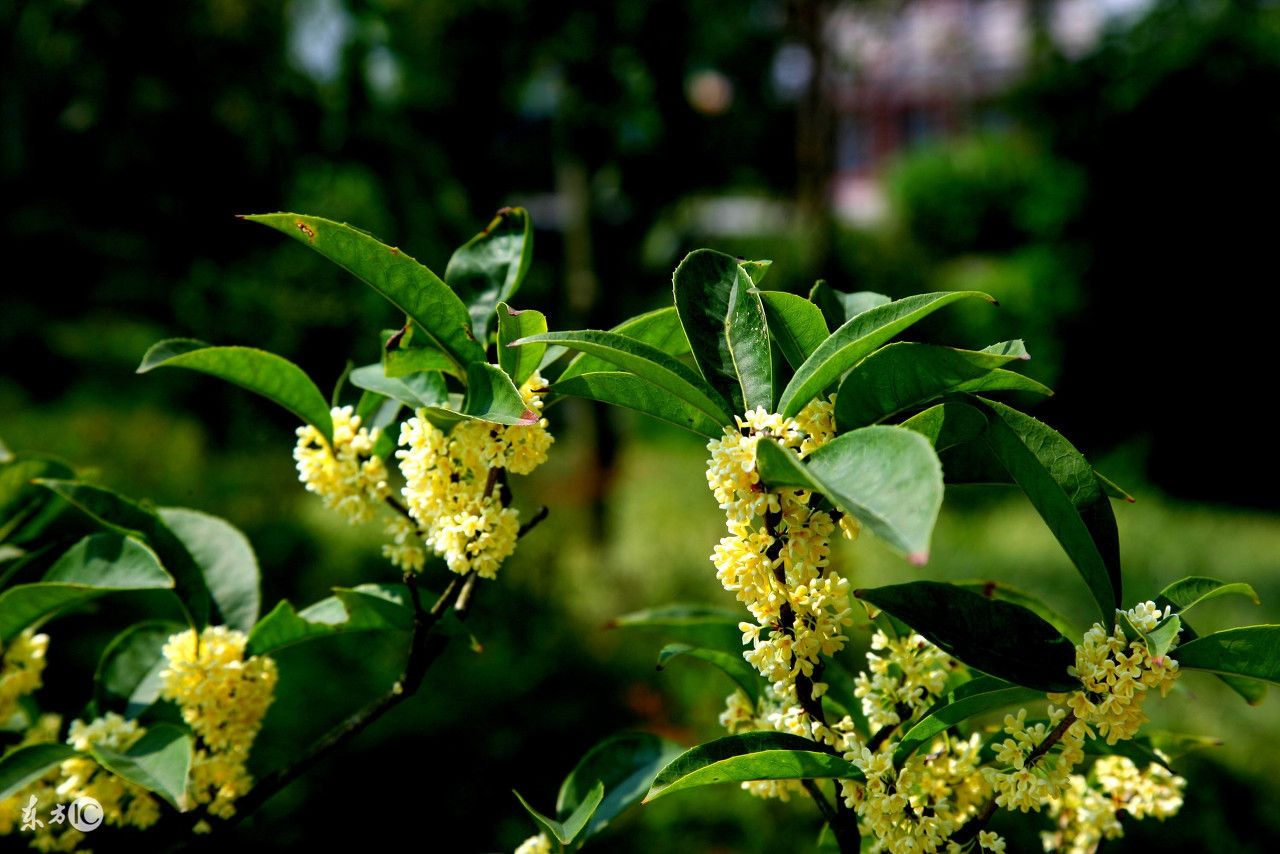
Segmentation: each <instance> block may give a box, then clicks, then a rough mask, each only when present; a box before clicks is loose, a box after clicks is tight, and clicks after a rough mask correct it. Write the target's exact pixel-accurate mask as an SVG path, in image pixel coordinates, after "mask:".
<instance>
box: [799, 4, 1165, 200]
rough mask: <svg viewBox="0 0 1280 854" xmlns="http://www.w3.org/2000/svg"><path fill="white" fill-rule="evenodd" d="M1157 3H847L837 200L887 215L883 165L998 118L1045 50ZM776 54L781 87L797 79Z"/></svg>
mask: <svg viewBox="0 0 1280 854" xmlns="http://www.w3.org/2000/svg"><path fill="white" fill-rule="evenodd" d="M1149 5H1150V2H1149V0H908V2H901V3H877V4H873V3H865V2H861V3H844V4H841V5H839V6H837V7H836V8H835V9H834V10H833V11H832V13H831V15H830V16H829V18H828V19H827V30H826V41H827V49H828V51H829V54H828V67H829V74H830V76H829V84H828V85H829V90H830V95H831V98H832V99H833V101H834V110H835V122H836V124H835V132H836V140H835V152H834V157H835V170H836V177H835V186H834V187H833V192H834V203H835V206H836V209H837V211H838V213H839V214H840V215H841V216H842V217H843V218H845V219H848V220H851V221H855V222H874V221H876V220H878V219H879V218H880V217H881V216H882V215H883V213H884V199H883V196H882V194H881V192H880V189H879V186H878V184H877V181H876V174H877V172H878V168H879V167H880V166H881V165H882V164H883V163H884V162H885V161H886V159H887V158H889V157H890V156H891V155H893V154H894V153H895V152H898V151H900V150H902V149H904V148H907V147H909V146H911V145H913V144H915V143H917V142H922V141H926V140H929V139H933V138H937V137H940V136H947V135H951V134H955V133H958V132H960V131H965V130H972V129H974V128H975V127H981V126H990V125H998V124H1000V123H1001V122H1002V120H1003V119H1002V116H1001V115H1000V114H999V112H998V111H996V110H994V109H993V108H991V107H990V106H988V105H989V104H990V102H991V101H992V100H993V97H994V96H996V95H999V94H1001V93H1002V92H1004V91H1005V90H1006V89H1007V88H1008V87H1009V86H1010V84H1012V83H1013V82H1015V81H1016V80H1017V79H1018V78H1019V77H1020V76H1021V75H1022V74H1023V73H1024V71H1025V70H1026V69H1027V67H1028V64H1029V62H1030V60H1031V57H1032V55H1033V51H1034V49H1035V47H1036V45H1037V40H1039V41H1040V43H1042V44H1051V45H1052V46H1053V47H1054V48H1056V49H1057V50H1059V51H1061V52H1062V53H1063V54H1065V55H1067V56H1069V57H1074V56H1081V55H1083V54H1085V53H1087V52H1088V51H1089V50H1090V49H1092V48H1093V47H1094V46H1095V45H1096V44H1097V43H1098V42H1099V40H1100V39H1101V38H1102V37H1103V35H1104V33H1105V32H1106V31H1107V29H1108V28H1109V27H1112V26H1118V25H1123V24H1125V23H1127V22H1129V21H1131V20H1133V18H1135V17H1136V16H1138V15H1139V14H1141V13H1142V12H1144V11H1146V9H1147V8H1148V7H1149ZM802 62H803V57H801V56H799V54H792V55H791V56H788V54H787V53H786V52H785V50H784V51H783V52H780V53H779V56H778V59H777V61H776V62H775V69H774V71H775V73H774V78H775V83H776V84H778V85H780V86H782V87H785V86H786V85H787V84H788V81H789V80H791V79H794V78H796V77H797V76H798V75H797V71H796V68H797V66H798V65H799V64H800V63H802Z"/></svg>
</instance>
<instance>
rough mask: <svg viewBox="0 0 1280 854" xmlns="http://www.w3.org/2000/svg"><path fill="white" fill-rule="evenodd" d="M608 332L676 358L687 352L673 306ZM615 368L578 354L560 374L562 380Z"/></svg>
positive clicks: (678, 319)
mask: <svg viewBox="0 0 1280 854" xmlns="http://www.w3.org/2000/svg"><path fill="white" fill-rule="evenodd" d="M609 331H610V332H616V333H618V334H619V335H625V336H627V337H628V338H630V339H632V340H634V341H639V342H640V343H642V344H648V345H650V346H651V347H656V348H657V349H658V350H661V351H662V352H663V353H666V354H667V355H668V356H672V357H679V356H683V355H685V354H686V353H688V352H689V339H688V337H686V336H685V334H684V327H682V326H681V325H680V315H678V314H676V307H675V306H674V305H669V306H667V307H666V308H660V309H657V310H656V311H650V312H646V313H645V314H638V315H636V316H635V317H632V318H630V319H628V320H624V321H623V322H622V323H619V324H618V325H617V326H615V327H613V328H612V329H611V330H609ZM617 369H618V366H617V365H616V364H614V363H613V362H611V361H609V360H608V359H604V358H601V357H599V356H593V355H592V354H590V353H579V354H578V355H577V356H574V358H573V361H572V362H570V363H569V364H568V366H567V367H566V368H565V369H564V371H562V372H561V374H560V380H561V381H564V380H567V379H569V378H570V377H576V376H579V375H581V374H598V373H604V372H608V371H616V370H617Z"/></svg>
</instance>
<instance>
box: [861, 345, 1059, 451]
mask: <svg viewBox="0 0 1280 854" xmlns="http://www.w3.org/2000/svg"><path fill="white" fill-rule="evenodd" d="M1013 343H1015V342H1006V344H1005V345H998V346H1003V347H1004V348H1005V349H1007V350H1009V351H1010V352H1011V353H1012V354H1011V355H1010V354H1005V355H997V354H994V353H987V352H978V351H974V350H955V349H952V348H950V347H935V346H933V345H931V344H916V343H913V342H899V343H897V344H890V345H889V346H887V347H882V348H881V349H879V350H877V351H876V352H874V353H872V354H871V355H870V356H868V357H867V358H866V359H864V360H863V361H862V362H861V363H860V364H858V365H857V366H856V367H854V369H853V370H851V371H849V373H848V374H847V375H846V376H845V378H844V381H843V382H842V383H841V384H840V391H839V393H838V394H837V395H836V424H837V425H838V427H839V429H840V430H841V431H845V430H852V429H854V428H855V427H862V426H865V425H867V424H875V423H877V422H879V421H883V420H884V419H886V418H889V417H890V416H893V415H896V414H897V413H899V412H902V411H903V410H906V409H913V408H915V407H919V406H923V405H924V404H926V403H928V402H929V401H931V400H933V399H934V398H937V397H941V396H943V395H945V394H952V393H956V392H982V391H1020V392H1027V393H1031V394H1040V395H1045V396H1046V397H1047V396H1049V395H1052V394H1053V392H1052V390H1050V389H1049V388H1048V387H1046V386H1044V385H1041V384H1040V383H1038V382H1036V381H1035V380H1033V379H1030V378H1028V377H1024V376H1023V375H1022V374H1015V373H1014V372H1013V371H1006V370H1003V368H1002V366H1003V365H1007V364H1008V363H1009V362H1012V361H1015V360H1018V359H1021V358H1022V356H1020V355H1018V349H1019V348H1016V347H1012V346H1010V345H1012V344H1013ZM1017 343H1020V342H1017Z"/></svg>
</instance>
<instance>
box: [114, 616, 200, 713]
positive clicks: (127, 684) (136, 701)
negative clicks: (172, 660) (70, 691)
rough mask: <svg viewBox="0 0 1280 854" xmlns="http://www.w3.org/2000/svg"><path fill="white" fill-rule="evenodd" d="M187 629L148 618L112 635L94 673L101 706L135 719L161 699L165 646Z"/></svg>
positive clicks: (165, 621) (166, 621) (179, 625)
mask: <svg viewBox="0 0 1280 854" xmlns="http://www.w3.org/2000/svg"><path fill="white" fill-rule="evenodd" d="M184 628H185V627H184V626H182V625H181V624H179V623H175V622H172V621H169V620H147V621H146V622H142V623H135V624H133V625H132V626H130V627H129V628H127V629H125V630H124V631H123V632H121V633H120V634H118V635H116V636H115V637H114V638H112V639H111V642H110V643H109V644H107V648H106V649H104V650H103V651H102V658H101V659H99V661H98V669H97V672H95V673H94V676H93V684H94V692H93V696H94V700H95V701H96V702H97V704H98V708H99V709H102V710H106V709H115V710H119V711H122V712H123V713H124V716H125V717H126V718H131V719H132V718H136V717H137V716H138V715H140V714H142V712H144V711H145V710H146V709H147V708H148V707H150V706H151V704H152V703H154V702H155V701H156V700H158V699H159V698H160V671H162V670H163V669H164V668H165V665H166V661H165V658H164V654H163V649H164V645H165V644H166V643H168V642H169V638H170V637H172V636H173V635H175V634H178V633H179V632H181V631H183V629H184Z"/></svg>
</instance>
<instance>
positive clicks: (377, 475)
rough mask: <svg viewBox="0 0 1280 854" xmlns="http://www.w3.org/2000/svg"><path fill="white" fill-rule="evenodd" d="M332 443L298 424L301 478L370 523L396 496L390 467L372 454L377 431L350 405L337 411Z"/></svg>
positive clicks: (354, 519)
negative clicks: (389, 480) (390, 481)
mask: <svg viewBox="0 0 1280 854" xmlns="http://www.w3.org/2000/svg"><path fill="white" fill-rule="evenodd" d="M330 415H331V416H332V417H333V444H332V445H330V444H329V442H328V441H327V440H326V439H325V437H324V436H323V435H322V434H321V433H320V431H319V430H317V429H316V428H315V427H312V426H311V425H309V424H308V425H306V426H305V427H299V428H298V444H297V446H296V447H295V448H294V450H293V458H294V460H296V461H297V464H298V479H299V480H301V481H302V482H303V483H304V484H306V487H307V491H308V492H314V493H315V494H317V495H319V496H320V497H321V498H323V499H324V503H325V506H326V507H330V508H332V509H334V510H337V511H338V512H339V513H341V514H342V515H343V516H346V517H347V520H348V521H349V522H351V523H353V524H355V523H360V522H367V521H369V520H370V519H372V518H373V514H374V512H375V511H376V510H378V508H379V507H380V506H381V505H382V502H383V501H384V500H385V499H386V497H387V496H388V495H390V494H391V489H390V487H389V486H388V484H387V467H386V465H385V464H384V463H383V462H382V459H381V458H380V457H375V456H373V446H374V444H375V443H376V442H377V441H378V431H377V430H376V429H375V430H369V429H367V428H365V427H362V426H360V416H358V415H355V414H353V413H352V409H351V407H350V406H342V407H337V408H335V409H333V411H332V412H331V413H330Z"/></svg>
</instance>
